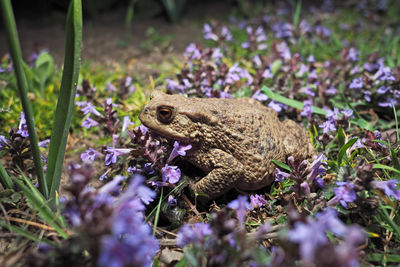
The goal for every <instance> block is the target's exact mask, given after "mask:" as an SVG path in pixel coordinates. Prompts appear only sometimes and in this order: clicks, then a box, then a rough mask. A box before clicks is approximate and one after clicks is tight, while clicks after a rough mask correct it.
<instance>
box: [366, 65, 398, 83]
mask: <svg viewBox="0 0 400 267" xmlns="http://www.w3.org/2000/svg"><path fill="white" fill-rule="evenodd" d="M372 78H373V79H374V80H376V79H379V80H380V81H394V80H396V79H395V78H394V76H393V73H392V70H391V69H390V68H389V67H385V66H383V65H382V66H381V67H380V68H379V70H378V71H377V72H376V73H375V75H374V76H373V77H372Z"/></svg>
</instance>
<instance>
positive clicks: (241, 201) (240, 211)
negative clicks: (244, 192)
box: [228, 196, 251, 224]
mask: <svg viewBox="0 0 400 267" xmlns="http://www.w3.org/2000/svg"><path fill="white" fill-rule="evenodd" d="M228 207H229V208H231V209H234V210H236V215H237V218H238V220H239V222H240V223H241V224H243V223H244V221H245V219H246V212H247V210H249V209H250V208H251V207H250V203H249V202H248V201H247V196H238V198H237V199H235V200H233V201H231V202H230V203H229V204H228Z"/></svg>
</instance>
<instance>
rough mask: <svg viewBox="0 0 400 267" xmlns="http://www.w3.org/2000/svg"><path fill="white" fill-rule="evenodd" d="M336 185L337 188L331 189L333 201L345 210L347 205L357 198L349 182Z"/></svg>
mask: <svg viewBox="0 0 400 267" xmlns="http://www.w3.org/2000/svg"><path fill="white" fill-rule="evenodd" d="M336 185H337V186H338V187H335V188H334V189H333V192H334V193H335V195H336V196H335V198H336V200H335V201H338V202H340V204H341V205H342V206H343V207H345V208H347V203H351V202H354V200H356V198H357V195H356V192H355V191H354V185H353V184H350V183H349V182H337V183H336Z"/></svg>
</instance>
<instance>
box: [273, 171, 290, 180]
mask: <svg viewBox="0 0 400 267" xmlns="http://www.w3.org/2000/svg"><path fill="white" fill-rule="evenodd" d="M275 170H276V174H275V182H282V181H283V180H285V179H287V178H289V176H290V173H287V172H283V171H281V170H280V169H278V168H276V169H275Z"/></svg>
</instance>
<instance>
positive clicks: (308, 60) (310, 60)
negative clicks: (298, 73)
mask: <svg viewBox="0 0 400 267" xmlns="http://www.w3.org/2000/svg"><path fill="white" fill-rule="evenodd" d="M307 62H309V63H314V62H315V57H314V55H309V56H308V58H307Z"/></svg>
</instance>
